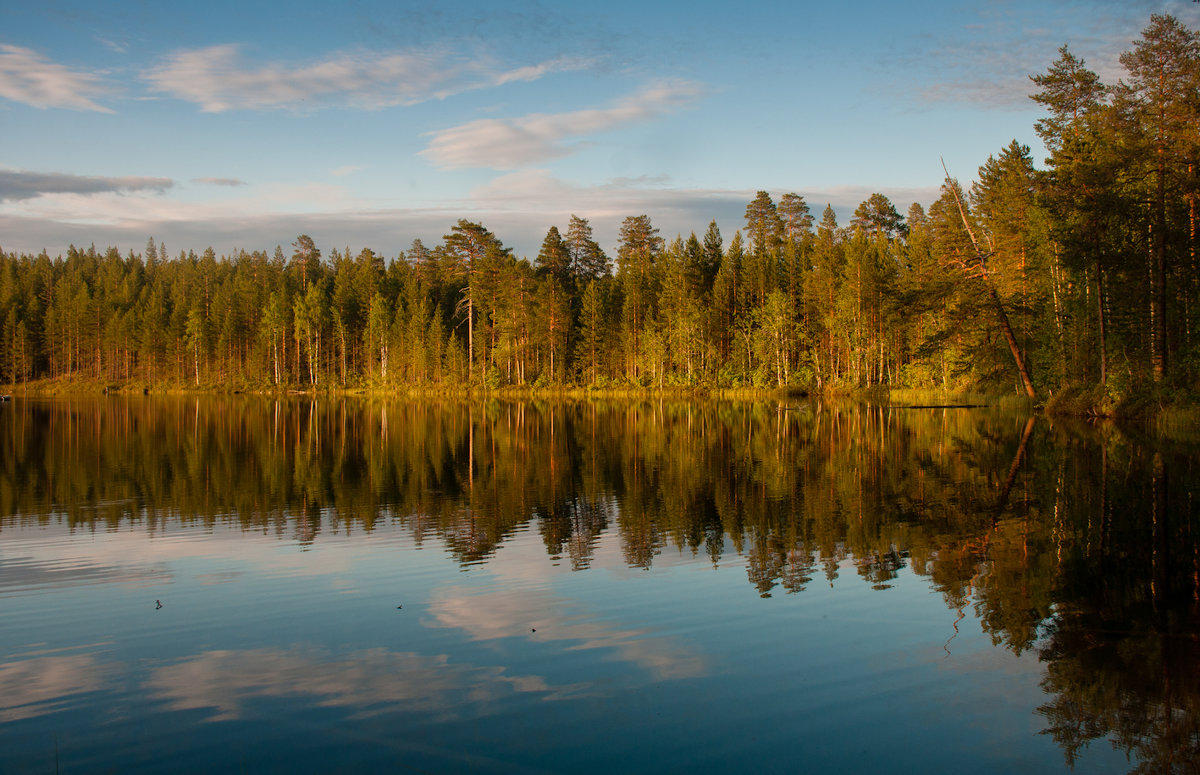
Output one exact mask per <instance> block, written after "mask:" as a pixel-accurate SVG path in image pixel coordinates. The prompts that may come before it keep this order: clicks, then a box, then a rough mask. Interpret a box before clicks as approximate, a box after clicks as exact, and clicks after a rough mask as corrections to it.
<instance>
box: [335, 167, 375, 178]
mask: <svg viewBox="0 0 1200 775" xmlns="http://www.w3.org/2000/svg"><path fill="white" fill-rule="evenodd" d="M365 169H366V167H365V166H364V165H362V164H347V165H345V166H342V167H335V168H334V169H331V170H330V171H329V174H330V175H333V176H334V177H335V178H344V177H346V176H348V175H353V174H354V173H356V172H362V171H363V170H365Z"/></svg>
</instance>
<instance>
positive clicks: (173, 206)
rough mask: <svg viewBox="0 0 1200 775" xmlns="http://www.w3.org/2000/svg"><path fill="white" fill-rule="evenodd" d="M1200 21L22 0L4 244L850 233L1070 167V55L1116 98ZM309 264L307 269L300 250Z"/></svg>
mask: <svg viewBox="0 0 1200 775" xmlns="http://www.w3.org/2000/svg"><path fill="white" fill-rule="evenodd" d="M1151 13H1171V14H1174V15H1175V16H1177V17H1178V18H1179V19H1180V20H1182V21H1183V22H1184V23H1186V24H1188V25H1190V26H1192V27H1200V3H1194V2H1191V0H1171V1H1165V2H1164V1H1158V2H1138V1H1137V0H1114V1H1112V2H1108V1H1107V0H1093V1H1092V2H1065V1H1064V2H1055V1H1054V0H1041V1H1040V2H1035V1H1033V0H1008V1H1006V0H996V1H994V2H978V1H976V0H962V2H956V3H940V2H921V1H920V0H918V1H916V2H891V3H884V2H876V1H875V0H860V1H859V2H857V3H852V4H850V3H846V4H841V3H829V2H825V3H808V2H795V1H794V0H793V2H757V3H751V4H741V3H706V2H686V3H685V2H653V1H652V0H642V1H641V2H625V1H624V0H619V1H615V2H605V3H595V4H588V5H584V4H575V3H562V2H545V3H542V2H505V3H483V2H462V1H461V0H442V1H441V2H438V3H404V2H394V1H393V2H386V1H383V2H369V1H365V0H345V1H344V2H341V3H338V4H333V3H306V2H295V1H293V2H286V3H285V2H263V3H254V2H245V1H244V0H243V1H242V2H223V1H218V2H209V3H206V4H203V5H201V4H190V3H173V2H152V1H151V0H141V1H138V2H134V1H132V0H116V1H113V2H57V1H55V0H40V1H39V2H36V3H16V2H9V3H5V4H3V6H2V7H0V248H3V249H4V250H5V251H9V252H13V251H16V252H37V251H40V250H42V249H43V248H45V249H47V250H48V251H49V252H50V254H51V255H52V256H53V255H56V254H58V253H61V252H63V251H65V249H66V246H67V245H68V244H70V243H74V244H77V245H87V244H91V243H95V244H96V245H97V247H100V248H104V247H107V246H109V245H116V246H118V247H119V248H120V249H121V250H122V252H127V251H128V250H130V249H133V250H135V251H138V252H140V251H141V250H142V249H143V248H144V246H145V244H146V240H147V239H148V238H149V237H151V236H153V237H154V238H155V239H156V240H160V241H163V242H165V243H166V244H167V248H168V250H169V251H170V252H171V253H172V254H173V255H174V254H177V253H178V252H179V250H181V249H183V250H186V249H192V250H196V251H197V252H199V251H201V250H203V249H204V248H206V247H209V246H211V247H213V248H214V249H215V250H216V251H217V252H218V253H219V254H230V253H232V252H233V251H234V250H236V249H238V248H245V249H247V250H253V249H265V250H268V251H270V250H273V249H274V247H275V245H277V244H281V245H283V246H285V249H286V248H287V246H288V245H289V244H290V243H291V242H292V241H294V240H295V238H296V236H297V235H299V234H302V233H305V234H309V235H310V236H312V237H313V239H314V241H315V242H316V243H317V245H318V247H320V248H321V249H322V250H323V251H324V252H326V253H328V252H329V251H330V250H331V249H332V248H334V247H337V248H339V249H344V248H346V247H350V248H351V250H352V251H353V252H355V253H357V251H358V250H360V249H361V248H363V247H370V248H372V249H373V250H375V251H376V252H378V253H382V254H383V255H385V256H387V257H389V258H391V257H394V256H396V255H397V254H398V253H399V252H400V251H401V250H404V249H406V248H407V247H408V246H409V244H410V243H411V242H412V240H413V239H414V238H417V237H419V238H421V239H422V240H423V241H424V242H425V243H426V244H430V245H431V244H434V243H436V242H438V241H439V240H440V239H441V237H442V235H444V234H446V233H447V232H448V231H449V229H450V227H451V226H452V225H453V224H454V223H455V222H456V220H457V219H458V218H469V219H471V220H476V221H480V222H482V223H484V224H485V225H486V226H487V227H488V228H490V229H492V231H494V232H496V234H497V235H498V236H499V237H500V238H501V239H502V240H503V241H504V242H505V244H508V245H510V246H512V247H513V248H514V249H515V250H516V252H517V254H518V255H527V256H529V257H530V258H532V257H533V256H534V255H536V253H537V250H538V247H539V245H540V244H541V240H542V237H543V236H544V235H545V233H546V230H547V229H548V228H549V227H550V226H551V225H557V226H559V227H560V229H561V228H564V227H565V226H566V223H567V220H568V219H569V217H570V215H571V214H572V213H574V214H577V215H579V216H581V217H584V218H588V219H589V220H590V221H591V223H592V225H593V227H594V229H595V232H596V236H597V238H598V239H599V241H600V243H601V244H602V245H603V246H604V247H605V248H606V249H608V250H610V251H611V250H612V249H613V248H614V246H615V244H616V235H617V229H618V227H619V224H620V222H621V220H622V219H623V218H624V217H625V216H627V215H639V214H642V213H645V214H648V215H649V216H650V217H651V219H652V221H653V222H654V224H655V225H656V226H658V227H659V229H660V230H661V232H662V233H663V235H664V236H667V237H668V238H669V237H673V236H674V235H675V234H677V233H682V234H684V235H686V234H687V233H688V232H690V231H693V230H695V231H696V232H698V233H702V232H703V230H704V229H705V228H706V227H707V225H708V222H709V221H710V220H712V219H714V218H715V219H716V220H717V222H718V224H719V225H720V227H721V230H722V233H723V234H724V235H725V237H726V239H728V238H729V237H730V236H732V234H733V232H734V231H735V230H736V229H738V228H740V227H742V226H743V225H744V221H743V213H744V211H745V205H746V203H747V202H749V201H750V199H752V198H753V196H754V192H755V191H757V190H759V189H763V190H766V191H769V192H771V193H772V195H774V196H775V197H776V198H778V197H779V195H781V194H783V193H786V192H789V191H794V192H796V193H799V194H801V195H802V196H804V197H805V199H806V200H807V201H808V202H809V204H810V206H811V207H812V209H813V211H814V214H816V215H819V214H820V211H821V210H822V209H823V208H824V206H825V204H826V203H831V204H832V205H833V206H834V208H835V210H837V211H838V213H839V216H840V219H841V220H843V221H844V220H845V218H846V217H847V216H848V214H849V213H850V212H851V211H852V210H853V209H854V207H855V206H856V205H857V204H858V202H860V201H862V200H863V199H865V198H866V197H867V196H869V195H870V194H871V193H872V192H875V191H880V192H882V193H884V194H887V195H888V196H889V197H891V199H892V200H893V202H894V203H895V204H896V206H897V208H898V209H900V210H901V212H903V211H905V210H906V209H907V207H908V205H909V204H910V203H912V202H914V201H917V202H921V203H922V204H928V203H929V202H931V201H932V200H933V199H935V198H936V196H937V188H938V186H939V184H940V182H941V177H942V172H941V163H940V161H939V159H940V158H943V157H944V158H945V161H946V164H947V165H948V167H949V168H950V171H951V173H952V174H954V175H956V176H958V177H959V178H962V179H964V180H969V179H971V178H973V177H974V175H975V173H976V170H977V169H978V167H979V166H980V165H981V164H983V162H984V161H985V160H986V159H987V157H988V156H989V155H990V154H994V153H997V152H999V150H1000V149H1001V148H1002V147H1004V146H1005V145H1007V144H1008V143H1009V142H1010V141H1011V140H1013V139H1014V138H1015V139H1017V140H1019V141H1020V142H1022V143H1025V144H1028V145H1030V146H1031V147H1032V148H1033V151H1034V156H1035V159H1037V160H1038V161H1039V163H1040V161H1041V158H1042V156H1043V151H1042V149H1041V146H1040V144H1039V143H1038V140H1037V137H1036V135H1035V134H1034V132H1033V122H1034V121H1035V120H1036V118H1037V117H1038V116H1039V111H1038V106H1037V105H1036V104H1034V103H1033V102H1032V101H1030V100H1029V99H1028V97H1027V95H1028V93H1029V91H1030V88H1029V87H1030V84H1029V81H1028V75H1029V74H1031V73H1038V72H1042V71H1044V70H1045V69H1046V68H1047V67H1048V66H1049V65H1050V64H1051V63H1052V62H1053V61H1054V60H1055V58H1056V57H1057V49H1058V47H1059V46H1061V45H1062V44H1064V43H1067V44H1069V45H1070V46H1071V49H1072V51H1073V52H1074V53H1075V54H1076V55H1078V56H1082V57H1083V58H1084V59H1085V60H1086V61H1087V63H1088V65H1089V66H1090V67H1091V68H1092V69H1094V70H1096V71H1097V72H1099V73H1100V74H1101V76H1102V77H1103V78H1104V79H1105V80H1106V81H1109V82H1112V81H1115V80H1116V79H1117V78H1118V77H1119V76H1120V73H1121V70H1120V66H1119V64H1118V62H1117V56H1118V55H1119V54H1120V52H1121V51H1124V50H1126V49H1128V48H1129V47H1130V45H1131V41H1132V40H1134V39H1135V38H1137V37H1138V36H1139V35H1140V33H1141V30H1142V29H1143V28H1144V27H1145V26H1146V24H1147V22H1148V21H1149V17H1150V14H1151ZM289 252H290V250H289Z"/></svg>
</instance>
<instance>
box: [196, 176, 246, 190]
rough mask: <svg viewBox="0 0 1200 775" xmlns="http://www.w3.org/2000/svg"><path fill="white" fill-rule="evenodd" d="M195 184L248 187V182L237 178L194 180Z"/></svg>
mask: <svg viewBox="0 0 1200 775" xmlns="http://www.w3.org/2000/svg"><path fill="white" fill-rule="evenodd" d="M192 182H193V183H204V184H205V185H209V186H229V187H231V188H233V187H237V186H244V185H246V181H244V180H239V179H237V178H192Z"/></svg>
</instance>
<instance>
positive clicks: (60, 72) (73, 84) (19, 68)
mask: <svg viewBox="0 0 1200 775" xmlns="http://www.w3.org/2000/svg"><path fill="white" fill-rule="evenodd" d="M108 91H109V89H108V88H107V86H106V85H105V83H104V81H103V79H101V78H100V76H98V75H95V74H94V73H85V72H81V71H78V70H71V69H69V68H67V67H64V66H63V65H60V64H55V63H54V62H51V61H49V60H47V59H46V58H45V57H43V56H42V55H41V54H39V53H37V52H36V51H33V50H31V49H27V48H21V47H20V46H8V45H0V97H3V98H5V99H8V100H12V101H13V102H20V103H22V104H24V105H30V106H32V107H35V108H69V109H71V110H91V111H97V112H100V113H112V111H111V110H110V109H108V108H106V107H104V106H103V105H100V104H98V103H97V102H95V98H98V97H100V96H102V95H104V94H106V93H108Z"/></svg>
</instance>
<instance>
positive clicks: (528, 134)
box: [421, 80, 705, 170]
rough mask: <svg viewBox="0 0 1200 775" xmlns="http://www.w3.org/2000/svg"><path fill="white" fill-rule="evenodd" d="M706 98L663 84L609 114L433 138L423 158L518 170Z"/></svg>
mask: <svg viewBox="0 0 1200 775" xmlns="http://www.w3.org/2000/svg"><path fill="white" fill-rule="evenodd" d="M704 93H705V89H704V86H703V85H701V84H699V83H695V82H693V81H682V80H670V81H661V82H659V83H656V84H653V85H651V86H649V87H647V88H645V89H643V90H642V91H640V92H638V93H636V94H634V95H632V96H629V97H626V98H625V99H623V100H621V101H619V102H617V103H616V104H615V105H613V106H611V107H608V108H597V109H591V110H577V111H572V112H569V113H533V114H530V115H528V116H523V117H521V118H511V119H480V120H478V121H472V122H470V123H467V124H462V125H460V126H456V127H451V128H449V129H445V130H442V131H440V132H435V133H432V136H433V139H432V140H430V142H429V147H428V148H426V149H425V150H424V151H422V152H421V155H422V156H424V157H425V158H427V159H429V160H430V161H432V162H433V163H434V164H436V165H437V166H439V167H441V168H443V169H456V168H464V167H487V168H490V169H497V170H510V169H515V168H517V167H522V166H525V165H528V164H536V163H538V162H543V161H547V160H549V159H554V158H557V157H560V156H566V155H568V154H570V153H571V152H572V151H573V150H574V146H572V145H571V144H570V141H572V140H576V139H578V138H582V137H586V136H588V135H592V134H596V133H598V132H606V131H609V130H612V129H616V128H618V127H620V126H624V125H627V124H634V123H638V122H641V121H647V120H650V119H653V118H657V117H659V116H662V115H664V114H667V113H670V112H673V111H675V110H678V109H680V108H682V107H684V106H686V105H688V104H690V103H693V102H695V101H696V100H697V99H699V98H700V97H702V96H703V95H704Z"/></svg>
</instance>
